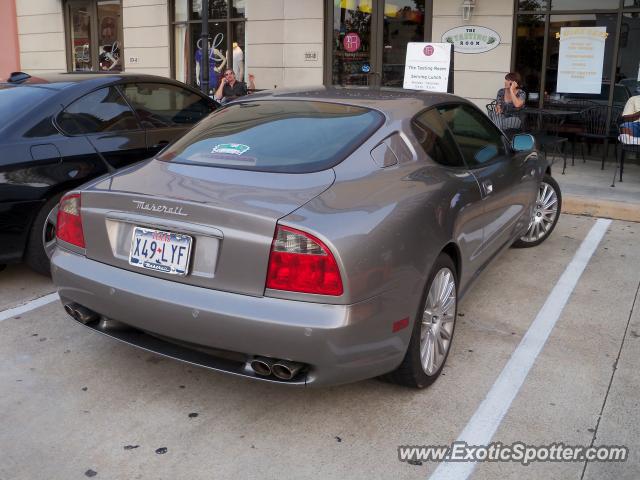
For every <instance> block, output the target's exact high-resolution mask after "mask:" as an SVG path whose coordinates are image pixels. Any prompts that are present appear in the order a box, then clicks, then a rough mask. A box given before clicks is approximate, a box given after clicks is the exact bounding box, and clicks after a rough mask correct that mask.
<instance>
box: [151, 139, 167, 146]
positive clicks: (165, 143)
mask: <svg viewBox="0 0 640 480" xmlns="http://www.w3.org/2000/svg"><path fill="white" fill-rule="evenodd" d="M167 145H169V141H168V140H161V141H159V142H158V143H156V144H155V145H154V146H153V147H151V148H164V147H166V146H167Z"/></svg>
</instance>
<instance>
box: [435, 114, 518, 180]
mask: <svg viewBox="0 0 640 480" xmlns="http://www.w3.org/2000/svg"><path fill="white" fill-rule="evenodd" d="M438 110H439V111H440V114H441V115H442V118H444V121H445V122H446V123H447V125H449V128H450V129H451V132H452V133H453V138H454V139H455V141H456V143H457V144H458V146H459V147H460V150H461V151H462V155H463V156H464V159H465V161H466V162H467V165H468V166H469V168H475V167H479V166H482V165H485V164H488V163H491V162H492V161H494V160H496V159H497V158H499V157H501V156H503V155H505V153H506V150H505V145H504V141H503V138H502V134H501V133H500V131H499V130H498V129H497V128H496V127H495V126H494V125H493V124H492V123H491V121H490V120H489V119H488V118H486V117H485V116H484V115H483V114H482V113H481V112H479V111H476V110H475V109H473V108H472V107H469V106H468V105H449V106H445V107H438Z"/></svg>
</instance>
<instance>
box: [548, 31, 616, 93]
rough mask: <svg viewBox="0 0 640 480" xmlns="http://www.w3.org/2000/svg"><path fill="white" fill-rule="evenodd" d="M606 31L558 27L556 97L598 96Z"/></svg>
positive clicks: (600, 87)
mask: <svg viewBox="0 0 640 480" xmlns="http://www.w3.org/2000/svg"><path fill="white" fill-rule="evenodd" d="M607 36H608V33H607V27H562V28H560V33H556V38H559V40H560V53H559V56H558V84H557V87H556V91H557V92H558V93H600V90H601V89H602V64H603V63H604V45H605V42H606V40H607Z"/></svg>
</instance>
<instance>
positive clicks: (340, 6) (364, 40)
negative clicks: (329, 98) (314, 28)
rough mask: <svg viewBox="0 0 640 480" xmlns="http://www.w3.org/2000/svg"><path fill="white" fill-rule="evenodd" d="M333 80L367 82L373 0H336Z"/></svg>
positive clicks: (361, 83)
mask: <svg viewBox="0 0 640 480" xmlns="http://www.w3.org/2000/svg"><path fill="white" fill-rule="evenodd" d="M332 43H333V65H332V68H333V84H336V85H367V84H368V78H369V73H370V72H371V58H370V51H371V50H370V44H371V1H370V0H354V1H351V2H345V1H343V0H334V2H333V41H332Z"/></svg>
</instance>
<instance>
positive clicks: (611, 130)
mask: <svg viewBox="0 0 640 480" xmlns="http://www.w3.org/2000/svg"><path fill="white" fill-rule="evenodd" d="M621 114H622V109H621V108H620V107H608V106H606V105H598V106H596V107H591V108H588V109H586V110H585V111H584V112H582V115H581V116H582V118H583V120H584V131H583V132H582V133H581V134H580V139H581V140H583V142H582V144H581V151H582V160H583V161H585V157H584V143H585V142H586V141H593V140H596V141H602V143H603V144H604V148H603V152H602V167H601V169H602V170H604V162H605V160H606V158H607V155H608V154H609V142H610V141H611V142H612V143H613V144H614V146H615V148H616V153H617V142H616V137H617V136H618V128H617V125H618V121H619V118H620V115H621Z"/></svg>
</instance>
